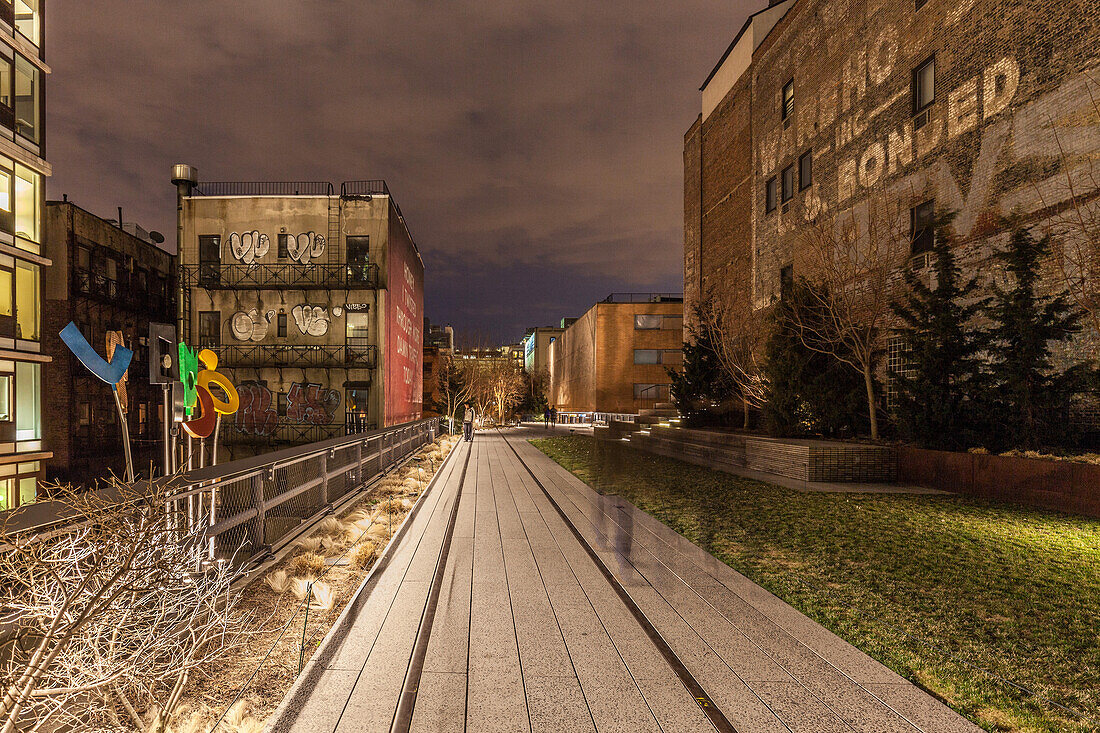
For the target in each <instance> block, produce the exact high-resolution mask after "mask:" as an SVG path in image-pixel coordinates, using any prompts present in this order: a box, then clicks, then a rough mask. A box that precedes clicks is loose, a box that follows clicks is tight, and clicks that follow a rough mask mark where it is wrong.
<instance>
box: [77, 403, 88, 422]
mask: <svg viewBox="0 0 1100 733" xmlns="http://www.w3.org/2000/svg"><path fill="white" fill-rule="evenodd" d="M76 420H77V423H79V424H80V425H91V424H92V406H91V404H90V403H88V402H81V403H80V404H79V405H77V408H76Z"/></svg>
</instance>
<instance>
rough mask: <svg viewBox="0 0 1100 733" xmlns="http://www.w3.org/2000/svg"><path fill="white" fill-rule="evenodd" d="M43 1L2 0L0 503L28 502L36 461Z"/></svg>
mask: <svg viewBox="0 0 1100 733" xmlns="http://www.w3.org/2000/svg"><path fill="white" fill-rule="evenodd" d="M43 5H44V3H43V0H15V1H14V2H12V1H11V0H0V510H3V509H10V508H13V507H15V506H18V505H19V504H25V503H28V502H31V501H34V500H35V498H36V496H37V493H38V484H39V482H40V479H41V477H42V462H43V461H45V460H46V459H48V458H50V456H51V453H50V451H49V450H48V445H46V443H45V442H44V441H43V432H42V390H43V383H42V367H43V365H44V364H46V363H48V362H49V360H50V357H49V356H47V355H46V352H45V351H44V349H43V348H42V323H41V312H42V311H41V280H42V270H43V268H45V267H48V266H49V265H50V261H49V259H48V258H47V257H46V256H45V255H44V254H43V246H42V244H43V242H42V239H43V229H44V227H43V223H42V210H43V205H44V201H45V193H44V185H43V180H44V179H45V177H47V176H49V175H50V173H51V168H50V164H49V163H47V162H46V159H45V142H46V134H45V95H44V79H45V76H46V74H48V73H49V71H50V69H49V67H48V66H47V65H46V62H45V43H44V38H43V35H44V31H43V29H44V23H43V17H44V16H43V13H44V7H43Z"/></svg>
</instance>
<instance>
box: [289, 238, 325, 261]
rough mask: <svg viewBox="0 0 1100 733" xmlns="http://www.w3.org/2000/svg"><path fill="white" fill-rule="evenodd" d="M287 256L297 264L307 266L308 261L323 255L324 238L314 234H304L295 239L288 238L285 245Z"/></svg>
mask: <svg viewBox="0 0 1100 733" xmlns="http://www.w3.org/2000/svg"><path fill="white" fill-rule="evenodd" d="M286 250H287V254H288V255H290V259H292V260H294V261H295V262H297V263H300V264H303V265H308V264H309V261H310V260H312V259H314V258H316V257H320V256H321V255H323V254H324V253H325V237H324V235H321V234H316V233H314V232H305V233H304V234H299V235H298V236H297V237H289V238H288V239H287V244H286Z"/></svg>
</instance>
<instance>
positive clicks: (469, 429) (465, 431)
mask: <svg viewBox="0 0 1100 733" xmlns="http://www.w3.org/2000/svg"><path fill="white" fill-rule="evenodd" d="M462 437H463V438H465V439H466V442H470V441H472V440H473V439H474V408H472V407H470V403H469V402H467V403H466V413H465V414H464V415H463V416H462Z"/></svg>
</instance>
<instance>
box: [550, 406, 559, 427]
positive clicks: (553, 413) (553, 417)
mask: <svg viewBox="0 0 1100 733" xmlns="http://www.w3.org/2000/svg"><path fill="white" fill-rule="evenodd" d="M557 424H558V408H556V407H551V408H550V426H551V427H554V426H556V425H557Z"/></svg>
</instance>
